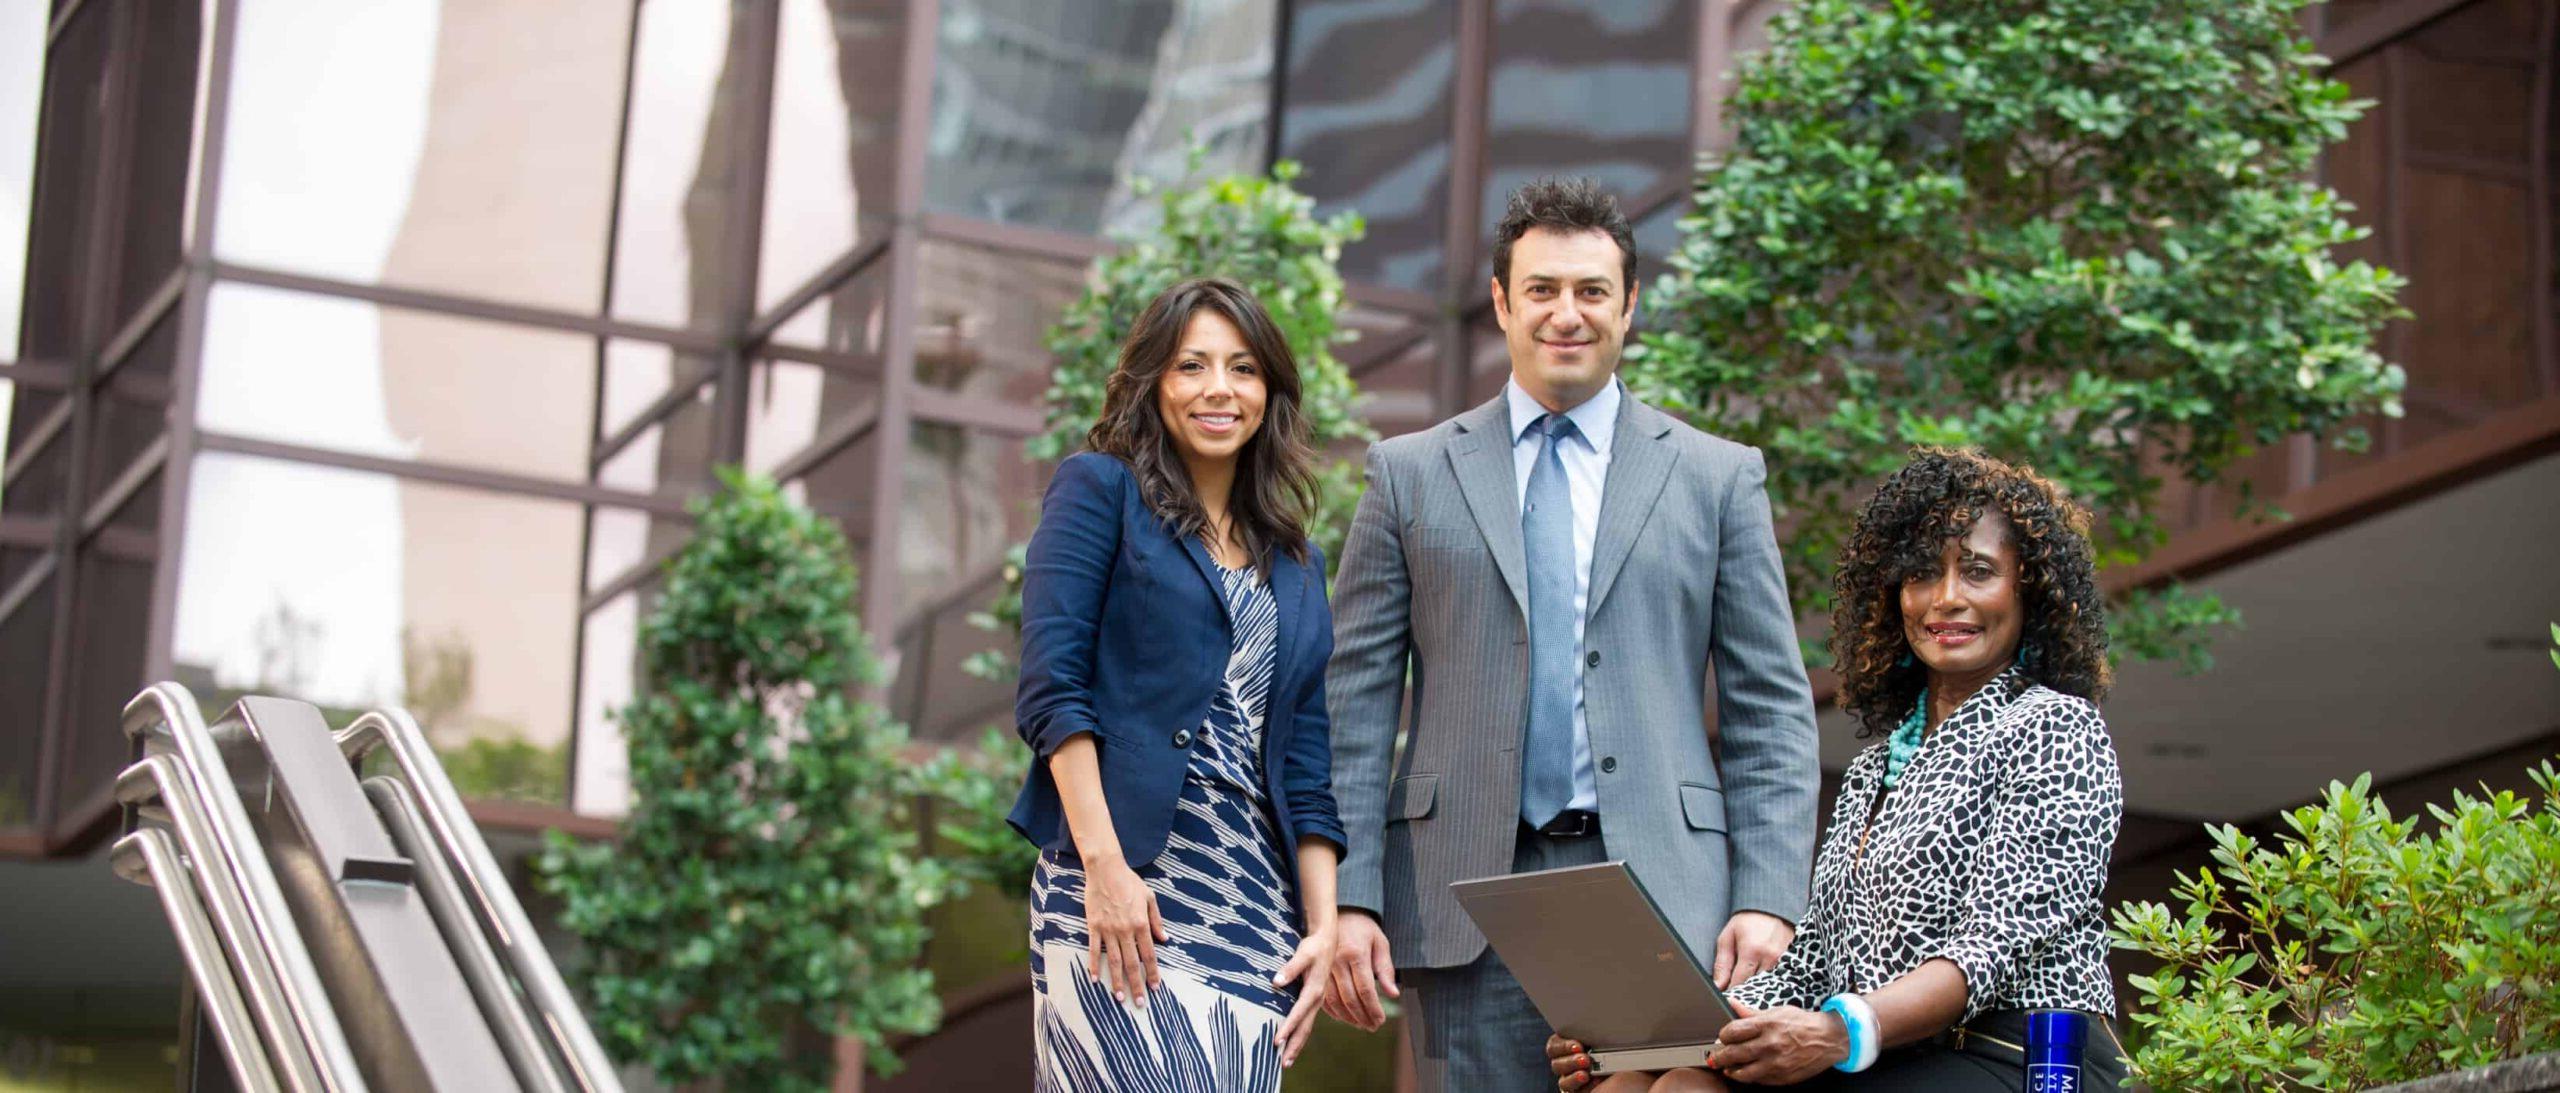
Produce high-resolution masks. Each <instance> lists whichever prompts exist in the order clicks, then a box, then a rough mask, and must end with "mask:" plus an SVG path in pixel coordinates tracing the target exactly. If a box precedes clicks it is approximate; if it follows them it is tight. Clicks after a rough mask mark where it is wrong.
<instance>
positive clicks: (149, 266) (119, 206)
mask: <svg viewBox="0 0 2560 1093" xmlns="http://www.w3.org/2000/svg"><path fill="white" fill-rule="evenodd" d="M128 2H132V3H135V5H136V6H146V5H144V4H142V3H141V2H140V0H128ZM147 7H148V8H149V10H150V15H149V17H148V18H144V19H141V20H139V21H138V22H139V24H140V27H141V29H140V32H139V35H138V36H137V38H136V40H135V41H133V42H130V43H126V44H125V45H123V46H122V47H121V48H122V49H123V50H124V51H126V53H127V55H128V60H127V61H126V63H128V64H130V65H131V66H132V67H133V68H134V70H135V72H136V77H135V80H136V82H135V85H134V89H133V90H134V98H133V105H132V106H131V107H129V108H128V109H130V110H131V111H132V112H131V114H130V115H128V116H129V117H131V118H132V121H133V143H132V145H131V146H130V147H129V148H128V149H127V155H129V156H130V157H131V158H130V160H129V161H128V162H127V163H126V165H125V168H124V170H125V177H124V178H123V179H122V180H121V182H120V183H119V184H118V186H117V191H116V193H115V195H114V197H112V198H111V200H112V201H113V205H112V207H113V208H114V209H116V210H117V214H118V215H119V216H120V217H121V219H120V220H119V221H118V223H117V225H116V231H117V232H118V238H117V249H118V250H120V251H121V252H122V256H121V260H120V261H119V262H118V263H117V266H116V285H115V295H114V298H113V299H112V300H110V301H109V303H108V311H107V322H108V325H110V326H111V327H122V326H123V325H124V323H125V320H127V319H130V318H132V317H133V314H134V313H135V312H136V311H139V310H140V309H141V308H142V305H143V303H144V302H145V301H148V300H149V299H150V298H151V294H152V293H153V292H155V291H157V290H158V289H159V288H160V286H161V284H162V283H164V282H166V281H167V280H168V279H169V276H170V275H171V274H173V273H175V272H177V269H178V250H179V246H180V240H181V238H182V237H183V236H184V234H185V231H184V229H185V220H186V214H187V209H188V206H189V204H190V203H189V201H188V196H187V165H188V161H189V159H190V158H192V153H193V150H194V149H193V145H194V141H195V116H196V62H197V58H198V56H199V51H198V49H197V41H196V39H197V32H198V21H199V20H200V19H201V18H203V16H204V15H205V11H204V7H205V5H200V4H196V3H184V2H181V3H170V4H150V5H147ZM127 697H131V696H129V695H128V696H127Z"/></svg>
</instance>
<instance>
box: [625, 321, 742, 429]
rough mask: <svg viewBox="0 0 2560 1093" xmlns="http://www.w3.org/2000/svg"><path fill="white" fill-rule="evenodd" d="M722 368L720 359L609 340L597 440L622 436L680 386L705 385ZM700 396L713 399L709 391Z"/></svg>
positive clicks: (641, 342) (655, 345)
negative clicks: (674, 388)
mask: <svg viewBox="0 0 2560 1093" xmlns="http://www.w3.org/2000/svg"><path fill="white" fill-rule="evenodd" d="M719 364H720V362H719V360H718V359H717V358H716V357H713V356H710V355H707V354H698V353H687V352H683V351H681V350H678V349H676V348H674V347H673V346H668V345H663V344H660V343H658V342H643V341H634V340H631V339H628V338H608V339H605V343H604V374H603V375H602V376H600V377H598V378H599V379H601V380H602V381H603V386H604V390H603V397H602V399H601V401H600V402H599V403H598V404H597V416H596V436H597V438H598V439H603V438H606V437H610V436H612V435H614V434H615V433H618V432H621V431H622V430H623V429H624V428H625V427H628V426H629V425H630V424H631V422H632V421H633V419H635V418H637V417H639V415H640V414H641V412H643V411H645V410H648V409H649V408H650V407H652V406H653V405H656V403H657V401H658V398H659V396H662V395H664V394H666V393H667V390H668V388H670V387H672V386H673V385H675V384H676V383H679V382H681V383H686V384H694V385H699V384H701V382H702V381H703V380H704V379H705V378H707V377H708V376H709V375H710V374H711V373H712V372H713V371H714V370H716V369H717V368H718V367H719ZM700 395H701V397H702V398H705V399H708V398H710V397H711V393H710V391H709V389H708V388H704V389H702V390H701V392H700Z"/></svg>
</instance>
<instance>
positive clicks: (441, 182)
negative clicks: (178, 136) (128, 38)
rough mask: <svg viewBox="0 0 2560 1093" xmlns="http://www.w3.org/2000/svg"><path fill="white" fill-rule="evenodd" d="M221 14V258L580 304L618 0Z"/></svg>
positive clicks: (606, 153)
mask: <svg viewBox="0 0 2560 1093" xmlns="http://www.w3.org/2000/svg"><path fill="white" fill-rule="evenodd" d="M646 7H648V8H649V9H651V10H653V11H654V10H656V9H660V8H672V9H677V10H683V9H711V10H720V9H723V8H725V7H726V5H714V4H650V5H646ZM239 11H240V21H239V26H238V30H237V35H238V37H237V39H236V41H235V43H234V47H233V57H232V61H231V73H230V77H231V91H230V95H231V100H230V106H229V111H228V114H227V117H226V121H225V124H226V129H225V132H224V144H223V163H222V171H223V183H222V191H221V193H222V197H221V202H222V206H221V208H220V209H219V210H217V217H216V220H217V224H218V227H217V229H216V232H217V234H216V239H217V245H218V246H219V248H220V249H221V252H222V255H223V257H225V258H228V259H230V260H232V261H236V262H240V263H244V264H248V265H254V266H267V267H274V268H280V269H288V270H292V271H294V272H298V273H310V274H318V275H321V276H325V277H333V278H338V279H342V280H348V281H358V282H364V283H375V282H382V283H390V284H398V285H403V286H407V287H413V288H421V289H430V290H436V291H442V292H451V293H456V294H460V295H465V296H477V297H492V298H497V299H502V300H506V301H509V302H514V303H522V304H531V305H537V306H542V307H551V308H557V309H561V310H566V311H576V312H580V313H593V312H594V311H595V310H596V305H597V302H598V300H599V299H601V297H602V291H603V276H604V253H605V231H606V226H607V224H608V223H609V222H610V220H611V217H612V211H613V210H612V187H613V173H614V145H615V138H616V135H617V134H616V128H617V126H618V124H619V120H620V117H621V113H622V85H623V65H624V60H625V56H626V54H627V52H628V50H627V45H626V43H627V41H628V35H629V34H630V24H631V11H632V5H631V4H630V2H629V0H549V2H545V3H540V4H523V3H514V2H511V0H445V2H442V3H436V2H430V0H385V2H376V3H358V4H351V3H345V2H343V0H246V2H244V3H242V4H240V5H239Z"/></svg>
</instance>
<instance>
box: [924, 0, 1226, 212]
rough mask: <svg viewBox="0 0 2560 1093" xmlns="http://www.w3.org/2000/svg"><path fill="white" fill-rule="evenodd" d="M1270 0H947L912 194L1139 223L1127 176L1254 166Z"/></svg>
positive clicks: (949, 205)
mask: <svg viewBox="0 0 2560 1093" xmlns="http://www.w3.org/2000/svg"><path fill="white" fill-rule="evenodd" d="M1276 18H1277V11H1276V8H1275V4H1274V0H1151V2H1143V3H1125V2H1112V0H950V2H948V3H946V4H944V5H943V8H942V24H941V27H940V39H941V40H940V42H939V49H938V53H937V60H936V64H935V66H934V79H933V83H934V88H933V132H932V136H931V138H930V140H929V143H928V146H927V149H926V156H927V158H926V161H925V172H926V179H927V184H926V186H925V203H926V205H927V206H928V207H929V208H932V209H935V210H937V211H941V212H949V213H957V214H959V215H962V216H971V217H978V218H981V219H986V220H998V221H1003V222H1006V223H1012V224H1029V225H1035V226H1039V227H1044V228H1054V229H1057V230H1060V231H1070V232H1081V233H1094V232H1097V231H1100V230H1103V229H1105V228H1117V229H1128V228H1132V227H1137V226H1142V225H1143V224H1144V223H1145V222H1146V220H1147V219H1148V217H1149V216H1150V215H1151V213H1152V211H1153V210H1152V209H1150V208H1148V207H1147V206H1149V205H1151V204H1152V203H1151V202H1148V201H1144V200H1140V199H1138V198H1136V197H1135V195H1133V194H1132V193H1130V192H1129V190H1128V188H1127V179H1128V177H1129V176H1130V175H1132V174H1138V175H1143V176H1146V177H1152V178H1158V179H1163V178H1172V177H1177V176H1179V175H1180V174H1181V172H1182V169H1183V167H1184V164H1185V158H1186V150H1187V149H1188V148H1189V146H1190V144H1191V142H1192V141H1193V140H1195V139H1196V140H1198V141H1200V142H1201V143H1203V144H1205V145H1206V146H1207V147H1208V149H1209V160H1208V163H1207V164H1206V166H1207V168H1208V169H1209V170H1212V171H1217V170H1227V169H1242V170H1251V169H1253V168H1254V167H1256V166H1258V165H1260V163H1261V160H1262V155H1263V145H1264V141H1265V136H1264V125H1265V124H1266V120H1267V119H1266V115H1267V114H1268V112H1269V107H1270V97H1271V87H1270V84H1271V50H1272V39H1273V33H1272V32H1273V31H1274V29H1276V26H1277V24H1276V22H1275V20H1276Z"/></svg>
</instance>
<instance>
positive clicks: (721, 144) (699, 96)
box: [612, 3, 747, 328]
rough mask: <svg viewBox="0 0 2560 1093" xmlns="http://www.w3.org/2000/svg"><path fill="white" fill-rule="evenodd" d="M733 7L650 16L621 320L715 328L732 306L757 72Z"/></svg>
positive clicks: (627, 155) (646, 14) (629, 139)
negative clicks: (741, 115) (745, 130)
mask: <svg viewBox="0 0 2560 1093" xmlns="http://www.w3.org/2000/svg"><path fill="white" fill-rule="evenodd" d="M730 15H731V5H730V4H726V3H653V4H642V5H640V26H639V30H638V33H639V40H638V41H637V42H636V43H635V48H634V50H633V55H632V67H631V118H630V130H629V132H628V133H627V134H625V138H624V147H623V152H622V207H621V211H620V213H619V215H618V216H617V217H616V218H615V221H614V239H613V307H612V311H613V314H614V315H615V316H616V317H618V318H624V319H633V320H637V321H640V322H649V323H659V324H663V325H667V326H688V327H696V328H700V327H710V326H715V325H718V324H719V323H720V321H721V318H722V316H721V309H722V308H724V307H726V306H728V291H727V289H728V285H729V283H730V279H731V278H732V277H733V276H734V275H735V274H734V273H733V272H732V271H730V270H728V269H726V268H725V266H724V260H723V255H724V254H725V252H726V249H727V248H726V246H725V241H726V240H727V239H728V237H729V234H730V231H731V227H730V224H729V210H730V209H731V208H732V207H733V199H734V198H735V197H736V187H737V186H738V185H740V183H741V181H742V167H743V165H742V164H740V163H739V162H738V155H737V143H738V142H737V141H735V140H732V139H730V138H731V129H730V127H729V125H728V119H730V118H733V117H736V116H737V112H738V107H739V98H740V94H741V92H743V90H744V88H745V84H746V82H747V80H746V73H745V72H744V71H743V70H742V69H741V67H740V66H739V60H740V54H742V53H743V52H744V47H743V43H741V42H738V41H734V40H733V35H734V33H735V31H736V29H737V28H736V26H735V25H734V20H732V19H731V17H730Z"/></svg>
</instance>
